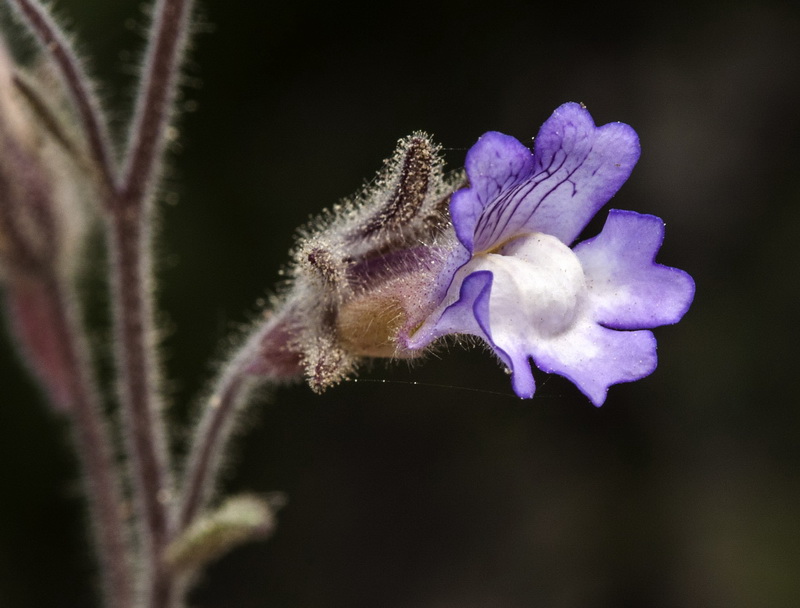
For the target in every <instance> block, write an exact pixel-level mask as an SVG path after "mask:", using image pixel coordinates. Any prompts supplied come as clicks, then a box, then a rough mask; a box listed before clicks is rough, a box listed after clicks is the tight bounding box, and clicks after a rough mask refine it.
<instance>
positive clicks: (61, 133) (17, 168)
mask: <svg viewBox="0 0 800 608" xmlns="http://www.w3.org/2000/svg"><path fill="white" fill-rule="evenodd" d="M42 87H43V85H42V84H41V83H40V82H37V81H35V80H34V79H33V78H29V77H26V76H23V75H22V74H21V73H20V72H18V70H17V69H16V67H15V65H14V64H13V61H12V59H11V57H10V56H9V54H8V52H7V51H6V49H5V48H4V47H3V46H2V44H0V150H2V154H1V155H0V272H2V275H3V276H4V277H5V278H6V279H7V280H11V279H13V278H15V277H20V276H28V277H30V276H41V275H42V274H44V273H47V272H50V271H56V272H62V271H65V270H67V269H68V266H66V264H67V263H68V262H69V261H70V260H72V259H73V258H74V257H75V252H76V250H77V244H78V243H79V242H80V238H79V237H80V235H81V234H82V233H83V226H84V223H85V222H84V220H83V216H84V213H83V209H82V205H81V204H80V201H81V200H82V199H83V198H85V189H86V188H87V186H88V180H87V176H86V174H85V171H84V170H83V168H82V167H81V166H80V164H79V163H80V161H79V156H80V155H79V154H77V153H76V150H75V149H73V148H71V146H70V144H69V142H68V140H67V138H66V136H65V133H66V132H67V129H64V128H62V126H61V125H60V123H59V120H58V119H57V118H56V114H55V112H53V111H52V110H51V109H50V108H49V106H48V102H45V101H44V100H45V99H53V98H56V99H57V98H58V97H59V95H58V94H53V92H51V91H45V90H43V89H42Z"/></svg>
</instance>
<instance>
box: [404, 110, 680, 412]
mask: <svg viewBox="0 0 800 608" xmlns="http://www.w3.org/2000/svg"><path fill="white" fill-rule="evenodd" d="M638 158H639V140H638V137H637V135H636V133H635V131H634V130H633V129H632V128H631V127H629V126H628V125H625V124H622V123H611V124H607V125H604V126H602V127H595V125H594V121H593V120H592V117H591V115H590V114H589V112H588V111H587V110H586V109H585V108H584V107H582V106H581V105H578V104H575V103H568V104H565V105H563V106H561V107H560V108H558V109H557V110H556V111H555V112H554V113H553V115H552V116H551V117H550V119H548V120H547V122H545V123H544V125H543V126H542V128H541V130H540V131H539V134H538V136H537V137H536V139H535V140H534V146H533V152H532V153H531V151H530V150H529V149H528V148H527V147H525V146H524V145H522V144H521V143H520V142H519V141H517V140H516V139H514V138H513V137H510V136H508V135H503V134H501V133H496V132H490V133H486V134H485V135H484V136H483V137H481V138H480V140H478V142H477V143H476V144H475V145H474V146H473V147H472V149H471V150H470V151H469V153H468V154H467V159H466V171H467V176H468V178H469V187H468V188H465V189H462V190H459V191H458V192H456V193H455V194H454V195H453V197H452V199H451V202H450V214H451V217H452V221H453V227H454V228H455V233H456V236H457V237H458V241H459V243H460V244H459V245H458V246H457V247H456V248H455V249H454V250H453V252H452V254H451V256H450V258H449V259H448V261H447V262H446V263H445V265H444V270H443V271H442V275H441V277H442V281H443V283H442V288H441V293H442V294H443V299H442V301H441V303H440V305H439V306H438V307H437V308H436V310H435V311H434V312H433V313H432V314H431V315H430V316H429V317H428V318H427V320H426V321H425V322H423V323H422V324H421V325H420V326H419V327H418V328H417V329H416V330H415V331H412V332H410V335H408V336H406V338H405V346H406V347H407V348H409V349H420V348H423V347H425V346H427V345H428V344H430V343H431V342H432V341H433V340H435V339H437V338H439V337H441V336H444V335H447V334H472V335H475V336H478V337H480V338H482V339H483V340H485V341H486V342H487V343H488V344H489V345H490V346H491V347H492V348H493V349H494V351H495V353H496V354H497V356H498V357H499V358H500V359H501V360H502V362H503V363H504V364H505V365H506V366H507V367H508V369H509V370H510V371H511V374H512V383H513V387H514V391H515V392H516V393H517V395H519V396H520V397H523V398H530V397H532V396H533V393H534V390H535V383H534V379H533V374H532V373H531V367H530V360H531V359H532V360H533V362H534V363H535V364H536V365H537V366H538V367H539V368H540V369H542V370H544V371H546V372H551V373H556V374H560V375H562V376H564V377H566V378H568V379H569V380H571V381H572V382H574V383H575V384H576V385H577V386H578V388H579V389H580V390H581V391H582V392H583V393H584V394H585V395H586V396H587V397H588V398H589V399H590V400H591V401H592V402H593V403H594V404H595V405H598V406H599V405H601V404H602V403H603V402H604V401H605V398H606V392H607V391H608V387H609V386H611V385H612V384H617V383H619V382H630V381H633V380H638V379H640V378H643V377H644V376H647V375H648V374H650V373H651V372H652V371H653V370H654V369H655V367H656V342H655V338H654V337H653V334H652V333H651V332H650V331H647V329H648V328H652V327H656V326H658V325H666V324H671V323H676V322H677V321H679V320H680V318H681V317H682V316H683V314H684V313H685V312H686V311H687V309H688V308H689V305H690V303H691V301H692V298H693V296H694V283H693V281H692V279H691V277H690V276H689V275H688V274H686V273H685V272H683V271H681V270H677V269H675V268H669V267H666V266H662V265H660V264H657V263H655V261H654V260H655V256H656V253H657V252H658V249H659V247H660V246H661V242H662V240H663V236H664V224H663V222H662V221H661V220H660V219H659V218H657V217H654V216H652V215H640V214H638V213H633V212H631V211H618V210H611V211H610V212H609V216H608V219H607V221H606V224H605V226H604V228H603V230H602V231H601V233H600V234H599V235H598V236H596V237H594V238H592V239H589V240H586V241H583V242H581V243H579V244H577V245H575V246H574V247H572V248H570V245H572V243H573V242H574V241H575V240H576V239H577V238H578V235H579V234H580V232H581V231H582V230H583V229H584V228H585V226H586V224H587V223H588V222H589V220H591V219H592V217H593V216H594V215H595V214H596V213H597V212H598V210H599V209H600V208H601V207H602V206H603V205H605V203H606V202H608V200H609V199H610V198H611V197H612V196H613V195H614V194H615V193H616V192H617V190H618V189H619V188H620V186H622V184H623V183H624V182H625V180H626V179H628V176H629V175H630V173H631V171H632V169H633V166H634V165H635V164H636V161H637V160H638Z"/></svg>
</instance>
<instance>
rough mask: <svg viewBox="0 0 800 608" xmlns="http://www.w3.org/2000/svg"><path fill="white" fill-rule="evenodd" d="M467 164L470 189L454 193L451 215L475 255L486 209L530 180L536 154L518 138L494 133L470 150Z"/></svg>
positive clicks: (457, 230) (465, 243) (479, 141)
mask: <svg viewBox="0 0 800 608" xmlns="http://www.w3.org/2000/svg"><path fill="white" fill-rule="evenodd" d="M464 165H465V167H466V170H467V175H468V176H469V183H470V186H469V187H468V188H464V189H462V190H459V191H458V192H456V193H455V194H453V197H452V199H451V202H450V215H451V217H452V219H453V226H454V227H455V229H456V236H458V240H459V241H461V243H462V244H463V245H464V247H466V248H467V249H468V250H469V251H470V252H472V251H473V239H474V236H475V228H476V226H477V225H478V221H479V220H480V217H481V214H482V213H483V210H484V208H485V207H487V205H490V204H491V203H493V201H495V200H496V199H497V198H498V197H500V196H502V195H503V194H504V193H506V192H508V191H510V190H511V189H512V188H513V187H514V186H516V185H517V184H519V183H520V182H523V181H525V180H526V179H528V178H529V177H530V175H531V172H532V171H533V155H532V154H531V151H530V150H529V149H528V148H527V147H525V146H524V145H522V144H521V143H520V142H519V141H517V140H516V139H515V138H514V137H511V136H510V135H504V134H502V133H497V132H496V131H490V132H488V133H485V134H484V135H482V136H481V138H480V139H479V140H478V141H477V143H476V144H475V145H474V146H472V148H470V150H469V152H467V158H466V161H465V163H464Z"/></svg>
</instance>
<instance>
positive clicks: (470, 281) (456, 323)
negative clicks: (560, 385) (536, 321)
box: [406, 270, 536, 399]
mask: <svg viewBox="0 0 800 608" xmlns="http://www.w3.org/2000/svg"><path fill="white" fill-rule="evenodd" d="M493 280H494V275H493V273H492V271H490V270H478V271H476V272H473V273H471V274H469V275H467V277H466V278H464V280H463V281H462V282H461V286H460V288H459V295H458V299H457V300H456V301H455V302H453V303H452V304H450V305H449V306H448V307H447V308H445V310H444V311H443V312H442V314H441V315H440V316H439V318H438V319H437V320H436V322H435V324H433V325H432V326H431V327H429V328H425V327H423V328H421V329H420V330H419V331H418V332H417V333H415V334H414V335H413V336H412V337H410V338H409V339H408V340H407V342H406V346H407V347H408V348H411V349H417V348H424V347H425V346H427V345H428V344H430V343H431V342H432V341H433V340H435V339H437V338H440V337H442V336H446V335H453V334H469V335H473V336H478V337H479V338H482V339H483V340H485V341H486V342H487V343H488V344H489V346H491V347H492V349H493V350H494V352H495V354H496V355H497V356H498V357H499V358H500V360H501V361H502V362H503V363H504V364H505V365H506V366H507V367H508V368H509V369H510V370H511V382H512V386H513V388H514V392H515V393H517V395H518V396H519V397H522V398H523V399H530V398H531V397H533V393H534V391H535V390H536V384H535V381H534V379H533V373H532V372H531V366H530V362H529V359H528V355H527V354H526V353H525V352H524V349H520V348H515V344H516V346H520V345H521V343H518V342H511V343H509V345H508V346H509V348H507V349H506V348H501V347H500V346H499V345H498V344H496V343H495V342H494V340H493V339H492V334H491V324H490V323H491V319H490V309H489V305H490V297H491V293H492V283H493Z"/></svg>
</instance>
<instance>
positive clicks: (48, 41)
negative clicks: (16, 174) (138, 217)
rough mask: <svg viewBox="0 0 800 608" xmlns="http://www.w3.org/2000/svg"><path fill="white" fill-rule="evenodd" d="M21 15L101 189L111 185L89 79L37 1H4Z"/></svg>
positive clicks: (108, 155)
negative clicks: (67, 102)
mask: <svg viewBox="0 0 800 608" xmlns="http://www.w3.org/2000/svg"><path fill="white" fill-rule="evenodd" d="M8 1H9V2H10V3H11V4H12V5H13V6H14V7H15V8H16V9H17V10H18V11H19V12H20V14H21V15H22V17H23V19H24V21H25V23H26V24H27V25H28V27H30V29H31V30H32V31H33V33H34V35H35V36H36V38H37V39H38V40H39V43H40V44H41V45H42V47H43V48H44V49H45V50H46V51H47V52H48V53H49V54H50V56H51V57H52V58H53V61H55V63H56V65H57V66H58V69H59V71H60V73H61V77H62V78H63V80H64V84H65V85H66V88H67V91H69V93H70V95H71V96H72V101H73V103H74V104H75V108H76V109H77V111H78V115H79V117H80V120H81V122H82V123H83V128H84V130H85V132H86V137H87V141H88V145H89V152H90V154H91V156H92V159H93V161H94V165H95V166H96V169H97V171H98V173H99V179H100V182H101V185H102V186H103V188H104V189H106V190H110V189H111V188H112V187H113V184H114V160H113V155H112V152H111V146H110V144H109V142H110V139H109V136H108V126H107V124H106V122H105V119H104V117H103V112H102V110H101V109H100V102H99V101H98V99H97V96H96V95H95V92H94V88H93V86H92V81H91V79H90V78H89V77H88V76H87V74H86V72H85V71H84V70H83V67H82V64H81V62H80V60H79V59H78V57H77V55H76V54H75V52H74V51H73V50H72V47H71V46H70V45H69V43H68V42H67V40H66V37H65V36H64V33H63V32H62V31H61V29H60V28H59V27H58V25H57V24H56V23H55V21H54V20H53V18H52V17H51V16H50V14H49V13H48V12H47V10H45V8H44V7H43V6H42V4H41V3H40V2H39V1H38V0H8Z"/></svg>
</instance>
